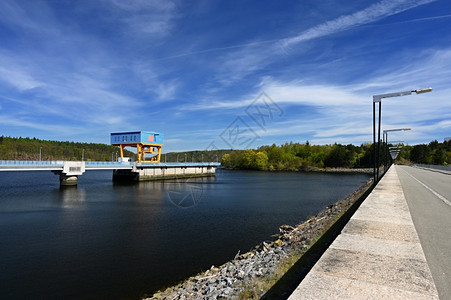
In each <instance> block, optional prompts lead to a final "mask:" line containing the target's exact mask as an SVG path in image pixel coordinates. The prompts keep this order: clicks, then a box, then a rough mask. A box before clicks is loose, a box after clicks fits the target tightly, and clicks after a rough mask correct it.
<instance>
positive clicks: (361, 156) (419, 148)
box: [0, 136, 451, 170]
mask: <svg viewBox="0 0 451 300" xmlns="http://www.w3.org/2000/svg"><path fill="white" fill-rule="evenodd" d="M389 146H390V145H389ZM381 148H382V149H384V145H381ZM40 149H41V153H42V160H81V159H82V155H83V154H82V153H83V151H84V159H85V160H86V161H89V160H95V161H111V159H112V158H113V160H115V159H116V155H117V156H119V147H116V146H111V145H106V144H94V143H75V142H60V141H45V140H40V139H36V138H21V137H19V138H11V137H3V136H1V137H0V160H39V151H40ZM125 156H127V157H131V158H134V159H136V154H135V153H133V152H130V151H127V150H125ZM384 159H385V155H384V153H383V151H382V153H381V158H380V160H381V164H382V163H384ZM397 160H398V161H399V162H402V163H409V162H413V163H423V164H437V165H447V164H451V141H448V142H444V143H439V142H438V141H432V142H430V143H429V144H420V145H415V146H403V147H402V149H401V152H400V154H399V156H398V159H397ZM161 161H162V162H165V161H167V162H176V161H178V162H185V161H186V162H201V161H204V162H216V161H218V162H221V163H222V165H223V166H224V167H226V168H231V169H253V170H302V169H309V168H371V167H373V146H372V145H371V144H362V145H360V146H355V145H352V144H349V145H341V144H333V145H310V144H309V143H308V142H307V143H306V144H300V143H293V142H290V143H285V144H283V145H280V146H277V145H275V144H273V145H271V146H261V147H259V148H257V149H247V150H213V151H188V152H172V153H167V154H163V155H162V157H161Z"/></svg>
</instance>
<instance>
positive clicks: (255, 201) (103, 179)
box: [0, 170, 369, 299]
mask: <svg viewBox="0 0 451 300" xmlns="http://www.w3.org/2000/svg"><path fill="white" fill-rule="evenodd" d="M111 177H112V173H111V171H109V172H108V171H89V172H86V173H85V174H84V175H83V176H80V177H79V183H78V187H76V188H64V189H60V187H59V183H58V176H55V175H53V174H52V173H51V172H48V171H47V172H0V270H1V272H0V298H2V299H138V298H139V297H141V296H143V295H145V294H146V293H147V294H149V293H151V292H152V291H155V290H156V289H158V288H161V287H163V286H167V285H170V284H171V283H175V282H177V281H180V280H182V279H184V278H186V277H188V276H190V275H194V274H196V273H198V272H200V271H202V270H206V269H208V268H210V267H211V265H216V266H218V265H221V264H223V263H225V262H226V261H228V260H230V259H233V257H234V256H235V255H236V253H237V252H238V251H239V250H240V251H241V253H243V252H246V251H248V250H250V249H251V248H252V247H253V246H255V245H257V244H259V243H261V242H262V241H263V240H267V239H269V238H270V236H271V235H273V234H276V233H278V227H279V226H280V225H283V224H290V225H296V224H299V223H301V222H303V221H305V220H306V219H308V218H309V217H310V216H313V215H315V214H316V213H318V212H319V211H320V210H322V209H324V208H325V207H326V206H327V205H330V204H333V203H334V202H336V201H337V200H339V199H342V198H344V197H345V196H346V195H347V194H349V193H351V192H353V191H354V190H355V189H357V188H358V187H359V186H360V185H361V184H363V183H364V182H366V181H367V180H368V179H369V175H365V174H328V173H289V172H286V173H285V172H281V173H275V172H271V173H269V172H252V171H226V170H218V172H217V176H216V177H215V178H203V179H190V180H181V181H176V180H172V181H165V182H140V183H134V184H114V183H113V182H112V180H111Z"/></svg>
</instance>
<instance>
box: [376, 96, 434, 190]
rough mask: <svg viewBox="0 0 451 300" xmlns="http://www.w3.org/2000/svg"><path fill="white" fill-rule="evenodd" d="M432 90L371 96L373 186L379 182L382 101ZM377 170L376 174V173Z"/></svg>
mask: <svg viewBox="0 0 451 300" xmlns="http://www.w3.org/2000/svg"><path fill="white" fill-rule="evenodd" d="M431 91H432V88H424V89H417V90H410V91H405V92H395V93H388V94H380V95H374V96H373V150H374V151H373V152H374V164H373V176H374V185H376V184H377V182H378V181H379V166H380V157H379V153H380V144H381V110H382V99H384V98H392V97H399V96H408V95H412V93H416V94H423V93H428V92H431ZM376 103H378V104H379V114H378V118H379V122H378V130H377V148H376V149H374V148H375V146H376ZM376 169H377V172H376Z"/></svg>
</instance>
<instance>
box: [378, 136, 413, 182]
mask: <svg viewBox="0 0 451 300" xmlns="http://www.w3.org/2000/svg"><path fill="white" fill-rule="evenodd" d="M408 130H411V129H410V128H396V129H387V130H384V131H383V134H382V139H383V142H384V143H385V164H384V173H385V169H386V168H388V133H389V132H395V131H408Z"/></svg>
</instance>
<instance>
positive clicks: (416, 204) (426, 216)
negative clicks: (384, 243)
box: [395, 166, 451, 299]
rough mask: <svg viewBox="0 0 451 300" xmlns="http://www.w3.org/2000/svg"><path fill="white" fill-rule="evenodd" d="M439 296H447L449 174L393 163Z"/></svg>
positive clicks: (450, 289)
mask: <svg viewBox="0 0 451 300" xmlns="http://www.w3.org/2000/svg"><path fill="white" fill-rule="evenodd" d="M395 167H396V170H397V173H398V177H399V180H400V182H401V185H402V188H403V191H404V195H405V197H406V200H407V204H408V206H409V210H410V214H411V216H412V219H413V223H414V225H415V229H416V231H417V233H418V236H419V238H420V242H421V246H422V248H423V251H424V254H425V256H426V260H427V262H428V265H429V268H430V270H431V273H432V277H433V278H434V282H435V285H436V287H437V291H438V294H439V297H440V299H451V174H443V173H440V172H436V171H429V170H425V169H419V168H415V167H408V166H395Z"/></svg>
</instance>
